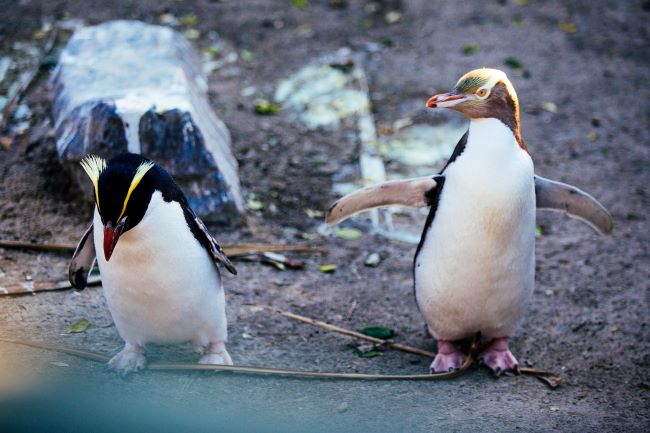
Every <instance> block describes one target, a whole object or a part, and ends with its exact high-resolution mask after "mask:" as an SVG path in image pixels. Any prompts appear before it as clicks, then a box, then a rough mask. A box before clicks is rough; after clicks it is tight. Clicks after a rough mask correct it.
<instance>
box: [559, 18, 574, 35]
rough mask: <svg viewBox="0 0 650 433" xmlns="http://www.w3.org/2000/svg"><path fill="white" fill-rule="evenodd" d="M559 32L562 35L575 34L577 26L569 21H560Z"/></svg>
mask: <svg viewBox="0 0 650 433" xmlns="http://www.w3.org/2000/svg"><path fill="white" fill-rule="evenodd" d="M559 26H560V30H562V31H563V32H564V33H576V32H577V31H578V26H577V25H576V24H575V23H571V22H569V21H560V24H559Z"/></svg>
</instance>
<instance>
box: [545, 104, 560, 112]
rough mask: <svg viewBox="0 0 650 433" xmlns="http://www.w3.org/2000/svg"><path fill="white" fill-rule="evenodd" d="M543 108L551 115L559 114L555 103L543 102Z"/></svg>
mask: <svg viewBox="0 0 650 433" xmlns="http://www.w3.org/2000/svg"><path fill="white" fill-rule="evenodd" d="M542 108H543V109H544V110H546V111H548V112H549V113H557V105H555V104H554V103H553V102H542Z"/></svg>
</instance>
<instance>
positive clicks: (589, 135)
mask: <svg viewBox="0 0 650 433" xmlns="http://www.w3.org/2000/svg"><path fill="white" fill-rule="evenodd" d="M597 139H598V133H597V132H595V131H589V132H588V133H587V140H589V141H596V140H597Z"/></svg>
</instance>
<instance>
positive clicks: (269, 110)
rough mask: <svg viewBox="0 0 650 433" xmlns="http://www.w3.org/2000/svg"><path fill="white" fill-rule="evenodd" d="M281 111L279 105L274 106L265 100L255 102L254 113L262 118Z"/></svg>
mask: <svg viewBox="0 0 650 433" xmlns="http://www.w3.org/2000/svg"><path fill="white" fill-rule="evenodd" d="M281 109H282V107H281V106H280V104H275V103H273V102H270V101H268V100H267V99H263V98H260V99H256V100H255V113H257V114H260V115H262V116H270V115H273V114H276V113H277V112H278V111H280V110H281Z"/></svg>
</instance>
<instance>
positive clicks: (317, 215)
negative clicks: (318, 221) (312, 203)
mask: <svg viewBox="0 0 650 433" xmlns="http://www.w3.org/2000/svg"><path fill="white" fill-rule="evenodd" d="M305 213H306V214H307V216H308V217H309V218H320V217H322V216H323V215H324V214H323V211H321V210H315V209H309V208H308V209H305Z"/></svg>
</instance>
